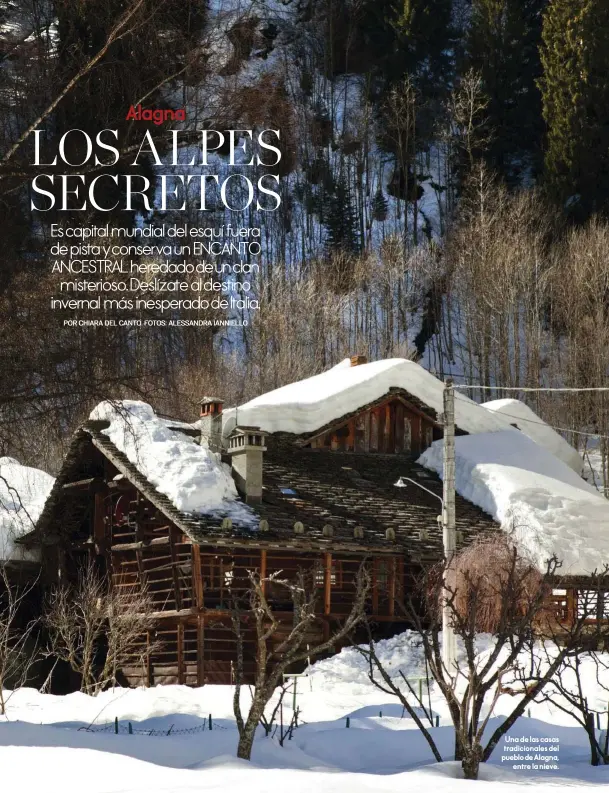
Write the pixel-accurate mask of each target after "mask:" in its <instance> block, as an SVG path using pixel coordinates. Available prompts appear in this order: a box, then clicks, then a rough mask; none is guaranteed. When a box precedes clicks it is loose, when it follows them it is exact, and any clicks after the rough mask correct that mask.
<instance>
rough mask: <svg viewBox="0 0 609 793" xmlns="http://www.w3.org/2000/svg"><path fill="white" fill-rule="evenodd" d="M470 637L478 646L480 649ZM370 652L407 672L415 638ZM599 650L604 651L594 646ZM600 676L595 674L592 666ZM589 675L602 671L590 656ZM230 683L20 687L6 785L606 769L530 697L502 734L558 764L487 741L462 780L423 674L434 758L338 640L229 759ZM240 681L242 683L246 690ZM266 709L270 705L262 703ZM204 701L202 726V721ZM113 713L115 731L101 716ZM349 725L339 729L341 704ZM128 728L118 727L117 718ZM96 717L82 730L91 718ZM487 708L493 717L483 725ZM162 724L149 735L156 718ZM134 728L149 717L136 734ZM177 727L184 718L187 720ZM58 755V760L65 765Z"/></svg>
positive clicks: (513, 779) (185, 783) (301, 791)
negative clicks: (537, 746) (249, 752)
mask: <svg viewBox="0 0 609 793" xmlns="http://www.w3.org/2000/svg"><path fill="white" fill-rule="evenodd" d="M485 639H486V637H481V642H480V648H479V652H480V653H481V654H484V653H486V652H487V651H488V643H487V642H486V641H485ZM377 650H378V653H379V657H380V658H381V660H382V661H383V663H384V664H386V665H387V666H388V667H389V668H390V669H391V670H392V673H393V674H394V675H395V679H396V680H397V682H400V681H401V682H402V683H403V680H402V678H401V677H399V675H398V670H402V671H403V672H404V675H405V676H406V677H407V678H408V679H409V680H410V681H411V682H412V685H413V686H415V687H416V686H417V678H418V676H419V675H420V674H421V672H422V664H421V651H420V648H418V647H417V642H416V638H415V637H414V635H413V634H410V633H408V632H406V633H404V634H402V635H400V636H396V637H394V638H393V639H389V640H387V641H385V642H379V643H378V646H377ZM607 660H609V659H607ZM603 678H604V679H603ZM583 680H584V686H585V694H586V696H588V697H589V701H590V703H591V706H593V707H599V708H600V709H604V707H605V703H606V692H605V691H603V689H602V688H601V685H600V684H599V682H597V676H596V674H595V673H594V670H592V669H590V671H589V672H588V670H584V674H583ZM600 682H601V683H605V684H609V680H608V679H607V670H606V669H605V668H603V667H601V672H600ZM233 691H234V689H233V687H232V686H214V685H206V686H204V687H202V688H198V689H188V688H186V687H185V686H156V687H154V688H149V689H137V690H125V689H116V690H114V691H104V692H103V693H102V694H100V695H99V696H97V697H89V696H86V695H84V694H71V695H68V696H63V697H61V696H51V695H48V694H39V693H38V692H37V691H35V690H33V689H22V690H20V691H17V692H16V693H15V694H14V695H13V697H12V698H11V699H10V700H9V703H8V712H7V716H6V717H5V718H4V719H3V720H2V721H0V764H1V767H2V781H3V783H4V785H5V787H6V788H7V790H15V791H25V792H26V793H29V791H41V790H44V791H45V792H46V793H72V792H74V793H76V791H78V792H79V793H80V791H82V789H83V779H86V780H87V781H86V789H87V791H89V793H135V791H137V792H138V793H140V792H141V793H144V792H145V793H187V791H188V793H194V792H195V791H197V792H198V793H200V791H202V790H204V791H211V793H216V792H217V793H220V792H222V793H224V791H232V792H233V793H242V792H243V793H246V792H247V793H269V791H273V790H277V791H283V790H289V791H290V793H308V791H310V790H311V789H313V790H316V791H320V793H321V792H323V791H328V793H329V792H330V791H332V793H373V791H379V793H404V791H415V793H418V792H419V791H438V793H453V791H462V793H475V791H477V792H478V793H501V791H506V793H520V792H521V791H522V793H524V791H525V790H528V791H530V790H531V786H534V788H533V789H534V790H535V791H537V792H538V793H550V792H551V791H552V793H554V791H558V790H564V789H565V788H568V789H570V790H573V789H575V790H580V789H581V790H583V789H584V788H585V789H586V790H589V789H590V786H593V785H594V786H596V785H598V786H606V785H607V784H608V783H609V767H607V766H604V767H602V766H600V767H598V768H591V767H590V765H589V748H588V745H587V739H586V735H585V733H584V731H583V730H582V729H581V728H580V727H578V726H577V725H576V724H575V722H574V721H573V719H572V718H571V717H570V716H569V715H568V714H567V713H564V712H561V711H560V710H558V709H557V708H556V707H555V706H552V705H550V704H548V703H546V702H540V703H533V704H532V706H531V709H530V711H528V712H529V713H530V716H531V717H526V716H525V717H522V718H520V719H518V721H517V722H516V723H515V724H514V725H513V726H512V727H511V728H510V730H509V732H508V736H510V737H512V739H517V738H520V737H522V736H527V737H533V738H534V739H537V740H539V741H544V742H545V741H548V740H552V741H553V742H556V744H557V745H558V755H559V758H560V760H559V768H558V769H557V770H554V771H530V772H525V771H516V770H514V769H513V767H512V766H513V761H512V760H510V759H509V758H504V757H503V743H500V744H499V745H498V746H497V748H496V750H495V752H494V753H493V756H492V757H491V760H490V762H489V763H487V764H484V765H483V766H482V768H481V773H480V780H479V781H477V782H466V781H464V780H463V779H462V778H461V776H462V774H461V772H460V768H459V764H456V763H454V762H452V753H453V750H454V734H453V731H452V728H451V726H450V719H449V716H448V710H447V708H446V704H445V703H444V701H443V699H442V697H441V696H440V695H439V694H438V692H437V690H435V688H433V687H432V689H431V692H430V700H431V703H430V704H431V709H432V712H433V714H434V717H437V718H438V719H439V726H437V727H436V726H435V725H434V726H433V727H430V731H431V734H432V735H433V738H434V740H435V741H436V743H437V745H438V747H439V749H440V751H441V753H442V756H443V758H444V760H445V762H443V763H435V762H434V759H433V757H432V755H431V752H430V750H429V747H428V746H427V744H426V742H425V740H424V739H423V736H422V735H421V734H420V733H419V732H418V730H417V729H416V727H415V725H414V723H413V721H412V720H411V719H410V718H408V716H407V715H404V714H403V712H402V707H401V705H400V704H399V703H398V702H397V701H396V700H395V698H393V697H391V696H390V695H388V694H386V693H384V692H382V691H379V690H378V689H377V688H375V687H374V686H373V685H372V684H371V683H370V682H369V681H368V679H367V675H366V669H365V664H364V663H363V660H362V658H361V656H360V655H359V654H358V653H357V652H356V651H355V650H354V649H350V648H349V649H345V650H343V651H342V652H340V653H339V654H337V655H335V656H334V657H332V658H329V659H327V660H325V661H321V662H319V663H317V664H315V665H314V666H313V667H311V668H310V669H309V676H308V677H302V678H299V680H298V688H297V696H296V702H297V705H298V707H299V708H300V714H301V726H300V727H299V728H298V729H297V730H295V732H294V735H293V739H292V740H289V741H286V742H285V743H284V746H283V747H280V746H279V744H278V741H277V736H276V737H275V738H272V737H269V738H266V737H265V736H264V733H263V731H262V730H261V729H260V728H259V729H258V732H257V736H256V741H255V744H254V751H253V756H252V762H251V763H248V762H245V761H240V760H237V759H236V757H235V752H236V745H237V730H236V727H235V721H234V716H233V713H232V696H233ZM248 696H249V692H248V691H247V689H246V690H244V691H243V692H242V697H243V701H244V703H245V702H247V699H248ZM292 701H293V699H292V691H288V695H287V696H286V697H285V699H284V708H283V711H284V714H283V715H284V723H286V722H288V721H289V720H290V718H291V708H292ZM514 705H515V701H514V699H513V698H512V697H510V696H509V695H507V694H504V695H501V696H500V697H499V700H498V702H497V704H496V707H495V710H494V713H495V715H496V716H498V715H499V714H506V713H508V712H510V711H511V709H512V708H513V707H514ZM269 710H270V709H269ZM209 714H212V717H213V730H212V731H211V732H210V731H209V729H208V728H207V722H208V716H209ZM115 717H116V718H117V719H118V720H119V726H120V734H118V735H115V734H114V730H113V723H114V718H115ZM347 717H349V723H350V727H349V729H346V724H347V722H346V718H347ZM129 722H131V724H132V725H133V728H134V733H133V734H131V735H130V734H128V732H127V730H128V724H129ZM104 724H108V725H109V729H108V730H107V731H101V732H89V731H87V729H86V728H87V727H89V726H91V728H92V729H93V730H95V729H99V727H100V726H101V725H104ZM497 724H498V719H497V718H495V717H493V718H491V720H490V723H489V726H488V732H487V734H489V733H490V731H492V730H494V729H495V727H496V726H497ZM170 728H171V734H170V735H165V736H161V735H159V734H158V733H159V731H161V730H163V731H165V732H167V731H169V729H170ZM146 730H155V731H156V735H152V736H151V735H148V734H146V733H145V731H146ZM189 730H193V732H192V733H190V734H189V732H188V731H189ZM66 769H69V773H66Z"/></svg>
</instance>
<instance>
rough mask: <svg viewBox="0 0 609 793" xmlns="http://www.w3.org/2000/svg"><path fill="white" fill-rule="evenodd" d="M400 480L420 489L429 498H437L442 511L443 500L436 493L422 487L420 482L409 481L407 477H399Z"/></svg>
mask: <svg viewBox="0 0 609 793" xmlns="http://www.w3.org/2000/svg"><path fill="white" fill-rule="evenodd" d="M402 479H403V480H404V481H405V482H411V483H412V484H413V485H416V486H417V487H420V488H421V490H424V491H425V492H426V493H429V495H430V496H434V498H437V499H438V501H439V502H440V504H442V509H444V499H443V498H442V496H439V495H438V494H437V493H434V492H433V490H430V489H429V488H428V487H425V485H422V484H421V483H420V482H417V481H416V479H411V478H410V477H409V476H401V477H400V480H402Z"/></svg>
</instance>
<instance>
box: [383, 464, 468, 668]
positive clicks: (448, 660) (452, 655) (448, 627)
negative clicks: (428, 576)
mask: <svg viewBox="0 0 609 793" xmlns="http://www.w3.org/2000/svg"><path fill="white" fill-rule="evenodd" d="M406 482H410V483H411V484H413V485H416V486H417V487H420V488H421V490H424V491H425V492H426V493H429V495H430V496H434V498H437V499H438V501H439V502H440V504H441V505H442V514H441V515H438V517H437V521H438V524H439V525H441V526H442V544H443V546H444V557H445V559H446V565H447V566H448V564H449V563H450V560H451V559H452V557H453V554H454V552H455V548H454V542H451V540H452V536H451V532H450V531H449V528H448V525H447V523H448V521H447V516H446V509H445V507H444V499H443V498H442V497H441V496H439V495H438V494H437V493H434V492H433V490H430V489H429V488H427V487H425V485H422V484H421V483H420V482H417V481H416V479H411V478H410V477H409V476H400V478H399V479H398V481H397V482H395V484H394V487H407V485H406ZM453 533H454V532H453ZM449 598H450V593H449V592H448V590H447V588H446V569H445V571H444V589H443V592H442V661H443V663H444V667H445V668H446V670H447V672H448V673H449V674H450V673H451V672H452V671H453V669H454V668H455V667H456V664H457V641H456V638H455V632H454V630H453V627H452V624H451V619H450V608H449V607H448V600H449Z"/></svg>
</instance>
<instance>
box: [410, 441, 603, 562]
mask: <svg viewBox="0 0 609 793" xmlns="http://www.w3.org/2000/svg"><path fill="white" fill-rule="evenodd" d="M455 448H456V489H457V492H458V493H459V494H460V495H462V496H463V497H464V498H466V499H468V500H469V501H471V502H473V503H474V504H477V505H478V506H479V507H481V508H482V509H483V510H484V511H485V512H488V513H489V514H490V515H492V516H493V517H494V518H495V520H497V521H498V522H499V523H500V524H501V525H502V526H503V528H505V529H506V530H508V531H510V532H513V535H514V537H515V539H516V540H517V542H518V543H519V544H520V546H521V547H522V548H523V550H524V551H525V553H527V554H528V555H529V556H530V558H531V559H532V560H533V561H534V562H535V563H536V564H537V565H538V566H539V567H540V568H543V567H544V565H545V562H546V560H547V559H549V558H550V557H551V556H552V555H553V554H556V555H557V556H558V558H559V559H560V560H561V561H562V563H563V566H562V568H561V572H562V573H564V574H568V575H578V574H589V573H591V572H593V571H594V570H595V569H598V568H599V566H600V565H602V564H603V562H604V561H606V560H607V559H609V502H608V501H607V500H606V499H605V498H603V496H601V495H600V493H598V491H597V490H595V489H594V488H593V487H592V486H591V485H589V484H588V483H587V482H585V481H584V480H583V479H582V478H581V477H579V476H577V474H576V473H575V472H574V471H573V470H572V469H571V468H569V467H568V466H567V465H566V464H565V463H564V462H562V461H561V460H559V459H558V458H556V457H554V456H553V455H552V454H550V452H548V451H546V449H544V448H542V447H541V446H538V445H537V444H536V443H535V442H534V441H532V440H531V439H530V438H527V437H526V436H525V435H523V434H522V433H521V432H518V431H517V430H514V429H510V430H506V431H504V432H499V433H492V434H491V433H481V434H479V435H468V436H462V437H458V438H456V439H455ZM442 455H443V442H442V441H435V442H434V443H433V444H432V445H431V446H430V447H429V449H427V451H425V452H424V453H423V454H422V455H421V457H420V458H419V460H418V462H419V463H420V464H421V465H423V466H425V468H429V469H430V470H432V471H435V472H436V473H437V474H439V475H440V476H442Z"/></svg>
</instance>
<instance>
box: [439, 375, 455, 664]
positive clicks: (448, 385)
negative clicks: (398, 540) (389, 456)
mask: <svg viewBox="0 0 609 793" xmlns="http://www.w3.org/2000/svg"><path fill="white" fill-rule="evenodd" d="M443 402H444V404H443V407H444V413H443V424H444V465H443V477H442V478H443V498H442V501H443V508H442V540H443V543H444V559H445V568H444V588H443V591H442V660H443V662H444V666H445V668H446V670H447V671H448V672H449V673H452V672H453V671H454V670H455V666H456V662H457V642H456V639H455V633H454V631H453V628H452V625H451V615H450V608H449V607H448V606H447V599H448V598H449V597H450V595H449V593H448V591H447V588H446V575H447V571H448V566H449V565H450V563H451V560H452V558H453V556H454V553H455V550H456V545H457V543H456V524H455V389H454V388H453V381H452V378H450V377H449V378H447V379H446V382H445V384H444V399H443Z"/></svg>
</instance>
